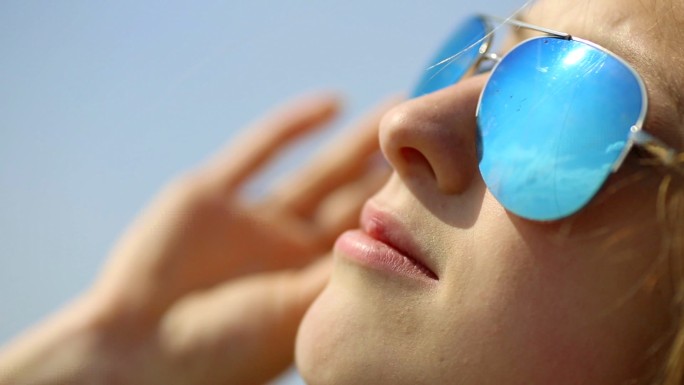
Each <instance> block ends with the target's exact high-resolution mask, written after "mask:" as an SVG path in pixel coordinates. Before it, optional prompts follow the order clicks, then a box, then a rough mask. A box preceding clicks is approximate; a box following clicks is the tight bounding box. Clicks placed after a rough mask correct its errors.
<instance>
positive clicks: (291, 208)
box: [272, 98, 398, 217]
mask: <svg viewBox="0 0 684 385" xmlns="http://www.w3.org/2000/svg"><path fill="white" fill-rule="evenodd" d="M397 102H398V99H397V98H392V99H390V100H388V101H386V102H384V103H382V104H381V105H380V106H379V107H377V108H376V109H375V110H374V111H373V112H371V113H370V114H369V115H368V116H366V117H365V118H364V119H362V120H361V121H360V122H359V123H357V124H356V125H355V126H356V127H355V128H354V129H353V130H350V131H349V132H348V133H347V134H346V135H345V136H344V137H343V138H341V139H339V140H334V141H333V143H332V144H331V145H329V146H327V147H326V148H325V149H324V150H323V151H322V152H321V153H319V154H318V155H317V156H316V157H314V159H313V161H311V162H310V163H309V164H310V165H309V166H308V167H306V168H305V169H304V170H302V171H300V172H298V173H297V174H295V175H294V176H292V177H291V178H289V180H288V181H287V182H285V183H283V184H281V185H280V186H279V187H277V188H276V189H275V192H274V194H273V195H272V200H273V201H275V202H276V205H279V206H280V207H282V208H284V209H285V211H287V212H292V213H295V214H297V215H300V216H302V217H308V216H309V215H310V214H311V213H312V212H313V211H314V210H315V208H316V207H317V206H318V204H319V202H320V201H321V200H322V199H323V198H324V197H325V196H326V195H327V194H329V193H331V192H332V191H334V190H335V189H337V188H340V187H341V186H344V185H345V184H348V183H351V182H352V181H354V180H355V179H356V178H358V177H359V176H360V175H361V174H362V173H363V172H364V171H365V169H366V167H367V164H368V160H369V158H370V157H372V156H373V155H375V154H377V153H378V152H379V142H378V127H379V124H380V120H381V119H382V116H383V115H384V114H385V112H387V110H389V109H390V108H391V107H392V106H394V105H396V104H397Z"/></svg>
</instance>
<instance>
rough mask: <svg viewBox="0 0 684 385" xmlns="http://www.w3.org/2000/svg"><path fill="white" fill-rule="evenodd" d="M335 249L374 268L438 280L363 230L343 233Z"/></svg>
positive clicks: (410, 276)
mask: <svg viewBox="0 0 684 385" xmlns="http://www.w3.org/2000/svg"><path fill="white" fill-rule="evenodd" d="M335 249H336V250H338V251H340V252H341V254H342V255H344V256H345V257H347V258H348V259H350V260H352V261H354V262H356V263H358V264H360V265H362V266H365V267H368V268H371V269H374V270H379V271H382V272H386V273H391V274H393V275H396V274H398V275H402V276H405V277H409V278H413V279H418V280H421V281H429V282H435V281H436V280H435V278H434V277H432V276H430V274H429V273H428V272H426V271H425V269H424V268H422V267H421V266H419V265H417V263H416V262H415V261H414V260H412V259H411V258H409V257H407V256H405V255H403V254H402V253H400V252H399V251H398V250H396V249H394V248H393V247H391V246H390V245H388V244H386V243H383V242H381V241H378V240H377V239H375V238H372V237H370V236H369V235H368V234H366V233H364V232H363V231H361V230H349V231H347V232H345V233H343V234H342V235H341V236H340V237H339V238H337V242H335Z"/></svg>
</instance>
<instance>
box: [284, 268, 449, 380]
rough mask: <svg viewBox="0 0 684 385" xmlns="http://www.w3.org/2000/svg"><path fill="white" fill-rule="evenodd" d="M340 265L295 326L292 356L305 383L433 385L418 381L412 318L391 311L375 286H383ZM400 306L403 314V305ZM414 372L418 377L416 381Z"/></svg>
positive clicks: (390, 302) (381, 290)
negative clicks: (295, 337)
mask: <svg viewBox="0 0 684 385" xmlns="http://www.w3.org/2000/svg"><path fill="white" fill-rule="evenodd" d="M345 267H346V266H339V265H338V266H336V268H335V271H334V272H333V277H332V279H331V282H330V283H329V284H328V286H327V287H326V288H325V289H324V290H323V292H322V293H321V294H320V295H319V297H318V298H317V299H316V301H314V303H313V304H312V305H311V307H310V308H309V310H308V312H307V313H306V315H305V316H304V319H303V320H302V323H301V324H300V327H299V332H298V335H297V341H296V351H295V356H296V364H297V368H298V370H299V373H300V374H301V376H302V377H303V378H304V380H305V382H306V383H307V384H309V385H328V384H354V385H363V384H373V385H382V384H393V385H400V384H407V385H408V384H412V385H416V384H423V383H424V384H430V383H439V382H434V381H432V380H434V378H433V379H431V380H429V381H425V380H427V379H426V378H421V377H424V374H425V371H424V370H421V366H422V365H421V360H420V358H419V355H418V354H417V353H419V352H420V351H423V348H424V347H422V346H420V343H416V340H415V337H416V336H417V334H418V333H420V331H419V330H416V328H414V326H415V325H411V322H410V320H411V318H412V317H411V316H410V315H408V314H406V313H404V314H403V317H402V314H399V313H401V312H402V311H399V312H397V311H396V309H394V308H395V306H393V302H397V301H396V299H394V300H393V299H391V298H388V297H389V296H388V293H387V291H386V289H387V288H379V286H380V287H382V286H384V285H382V284H379V283H378V282H377V281H376V282H375V283H370V282H369V280H366V279H363V277H360V276H359V274H358V273H359V272H358V271H356V269H349V268H345ZM360 275H361V276H363V275H364V274H360ZM390 286H392V285H390ZM373 289H379V290H373ZM393 289H396V288H393ZM404 300H405V298H404ZM400 308H402V309H404V310H403V312H405V310H406V308H405V306H401V307H400ZM407 321H409V323H408V324H407V323H406V322H407ZM418 329H419V328H418ZM417 373H423V375H421V376H419V377H418V378H416V377H417V376H416V374H417Z"/></svg>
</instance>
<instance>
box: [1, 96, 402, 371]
mask: <svg viewBox="0 0 684 385" xmlns="http://www.w3.org/2000/svg"><path fill="white" fill-rule="evenodd" d="M390 104H391V103H387V104H386V105H385V106H383V107H380V108H378V110H377V111H375V112H373V113H371V114H370V115H369V116H368V117H366V118H365V119H363V120H361V121H360V122H359V123H358V124H357V125H356V127H353V128H351V129H349V130H346V132H345V135H344V136H343V137H342V138H339V139H336V140H335V141H334V143H333V144H332V145H331V146H330V147H329V148H327V149H325V150H324V151H323V152H321V153H320V154H319V155H318V156H317V157H315V158H314V159H313V160H312V161H311V162H310V163H309V164H308V165H307V166H305V167H304V168H303V169H302V170H299V171H298V172H296V173H295V175H293V176H292V177H291V178H290V179H288V180H286V181H284V182H283V183H281V184H279V185H277V186H276V187H275V188H274V189H273V190H272V191H270V192H269V193H267V194H266V195H265V196H264V197H262V198H260V199H259V200H256V201H255V200H249V199H245V198H244V197H243V196H242V190H243V187H244V185H245V183H247V182H248V181H250V180H251V179H252V178H253V177H254V176H255V175H256V174H258V172H259V171H260V170H261V169H262V168H263V166H264V165H266V164H267V163H268V162H269V161H271V160H272V159H273V156H274V155H275V154H277V153H279V152H280V151H282V150H283V149H285V148H287V147H288V145H290V144H292V143H293V142H294V141H295V140H296V139H298V138H300V137H302V136H303V135H306V134H308V133H311V132H312V131H314V130H316V129H319V128H320V127H322V126H323V125H324V124H325V123H327V122H328V121H329V120H331V119H332V118H333V117H334V116H335V115H336V114H337V112H338V109H339V103H338V101H337V99H336V98H335V97H333V96H329V95H315V96H310V97H308V98H304V99H300V100H298V101H295V102H293V103H290V104H288V105H286V106H284V107H282V108H281V109H279V111H277V112H275V113H273V114H270V115H269V116H267V117H266V118H265V119H263V120H261V121H259V122H257V123H255V124H254V125H253V126H252V127H250V128H249V129H247V130H246V131H245V135H244V136H243V137H242V138H240V139H239V140H237V141H236V142H233V143H231V144H230V145H229V146H228V147H227V148H226V149H225V150H223V151H221V152H220V153H219V154H218V155H217V156H215V157H214V158H212V159H210V160H209V161H208V162H207V163H206V164H205V165H203V166H201V167H199V168H198V169H196V170H194V171H191V172H189V173H187V174H186V175H184V176H182V177H180V178H179V179H177V180H176V181H174V182H172V183H171V184H170V185H169V186H167V188H166V189H165V190H164V191H163V192H162V193H161V195H160V196H159V197H158V199H157V200H156V201H155V202H153V204H152V205H151V206H150V207H149V209H148V210H146V211H145V212H144V213H143V214H142V215H141V217H140V218H139V219H138V220H137V221H136V222H135V223H134V224H133V226H132V227H131V228H130V229H129V230H128V231H127V232H126V234H125V235H124V237H123V238H122V240H121V242H120V243H119V244H118V245H117V246H116V247H115V249H114V251H113V253H112V255H111V256H110V259H109V262H108V264H107V265H106V267H105V269H104V270H103V273H102V274H101V276H100V278H99V279H98V280H97V281H96V283H95V285H94V287H93V289H92V290H91V291H89V292H88V293H87V294H86V295H84V297H83V298H82V299H81V300H79V301H77V302H76V303H75V304H74V305H73V306H72V307H70V308H68V309H66V310H65V311H64V312H63V314H61V315H59V316H58V317H57V318H55V319H54V320H52V321H48V322H47V323H46V326H43V327H42V328H38V329H37V330H36V331H35V332H34V334H33V336H31V335H29V336H27V337H25V338H23V339H19V340H18V341H17V342H16V343H15V345H14V347H13V346H10V347H9V348H8V349H6V350H5V352H4V353H3V354H0V383H2V381H3V379H5V378H9V379H11V378H14V379H17V378H21V377H16V376H15V377H11V374H12V373H14V374H16V375H17V376H18V375H19V374H21V373H24V372H23V371H22V368H27V367H29V366H31V365H33V366H34V369H35V365H38V364H39V362H34V361H35V360H30V358H31V354H30V352H31V351H36V350H40V351H42V354H41V356H42V357H43V359H42V360H41V362H43V363H45V362H46V361H45V358H46V357H48V356H50V355H49V354H48V352H49V351H50V349H56V346H52V347H50V346H47V345H45V341H50V340H54V341H59V340H60V338H59V335H60V333H61V334H63V335H71V336H72V337H73V338H76V339H78V337H79V336H82V335H87V336H88V337H87V338H85V341H84V342H83V343H82V344H80V345H79V346H80V349H81V350H82V353H78V354H74V356H73V357H74V359H73V360H72V361H73V362H72V363H71V364H68V363H67V364H64V365H65V367H67V368H69V367H71V366H70V365H72V366H73V365H76V366H78V365H79V363H78V362H77V361H78V357H79V354H80V355H83V354H86V353H87V354H88V356H85V357H82V358H83V360H84V362H83V363H82V365H81V367H84V368H88V369H89V371H88V372H89V376H91V377H89V379H87V380H85V381H82V380H83V379H82V378H79V376H78V373H79V370H80V369H79V368H78V367H75V368H73V369H71V370H66V369H65V370H63V375H62V377H63V378H64V379H67V380H68V381H70V382H69V383H78V382H83V383H97V382H93V379H98V381H99V380H100V379H101V380H102V381H103V382H102V383H108V382H110V380H111V382H114V381H117V382H116V383H130V384H145V383H164V384H174V383H179V384H180V383H183V384H188V383H202V384H211V383H236V384H238V383H239V384H248V383H260V382H263V381H266V380H267V379H269V378H271V377H273V376H274V375H276V374H277V373H278V372H280V371H281V370H283V369H284V368H285V367H287V365H288V364H289V363H290V362H291V361H292V351H293V344H294V337H295V333H296V329H297V325H298V323H299V321H300V319H301V317H302V316H303V313H304V311H305V310H306V308H307V307H308V305H309V304H310V302H311V301H312V300H313V299H314V298H315V296H316V295H317V294H318V292H319V291H320V290H321V289H322V287H323V286H324V284H325V282H326V281H327V276H328V274H327V269H328V263H327V262H326V261H325V259H323V260H320V261H317V262H316V263H314V264H313V265H311V266H308V267H305V266H306V265H307V264H309V263H310V262H312V261H314V260H315V259H316V257H320V256H322V255H324V254H326V252H327V251H328V250H329V249H330V247H331V245H332V243H333V241H334V239H335V238H336V237H337V235H338V234H339V233H341V232H342V231H344V230H346V229H348V228H350V227H353V226H355V225H356V221H357V217H358V212H359V210H360V208H361V206H362V204H363V202H364V201H365V200H366V199H367V197H368V196H369V195H370V194H372V193H373V192H374V191H375V190H376V189H377V188H378V187H379V186H380V185H381V184H382V183H383V182H384V180H385V179H386V177H387V175H388V171H387V169H386V168H385V167H383V166H382V165H381V164H379V163H378V162H377V160H376V159H375V157H376V156H377V153H378V143H377V127H378V123H379V120H380V117H381V116H382V114H383V112H384V111H385V110H386V109H387V108H388V107H389V105H390ZM58 325H63V326H58ZM76 325H78V326H76ZM60 330H69V332H64V331H62V332H60ZM79 330H83V333H79ZM41 341H42V342H41ZM64 342H65V341H61V343H62V344H63V343H64ZM72 342H74V340H72ZM55 343H56V342H55ZM17 352H19V353H20V354H19V353H17ZM17 357H19V358H21V357H24V358H25V359H24V361H22V360H21V359H19V358H17ZM62 360H63V358H62ZM48 361H49V360H48ZM70 362H71V361H70ZM27 363H28V364H27ZM91 364H92V365H91ZM27 365H28V366H27ZM34 372H35V373H38V372H41V371H34ZM3 373H4V374H3ZM8 373H9V374H8ZM69 373H71V374H69ZM3 375H5V377H3ZM69 376H71V377H69ZM46 378H49V376H48V377H46ZM12 383H22V382H12ZM26 383H28V381H27V382H26ZM38 383H41V382H38ZM45 383H60V382H45Z"/></svg>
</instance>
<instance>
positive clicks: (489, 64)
mask: <svg viewBox="0 0 684 385" xmlns="http://www.w3.org/2000/svg"><path fill="white" fill-rule="evenodd" d="M467 23H481V26H482V28H483V30H482V32H483V33H484V35H483V36H482V37H480V38H478V39H477V40H476V41H474V42H468V43H466V45H465V47H462V48H461V50H460V51H459V52H454V53H453V54H451V55H449V56H448V57H446V58H439V57H438V59H437V62H436V63H434V64H432V65H431V66H430V67H429V68H428V71H430V72H429V73H428V74H426V75H424V76H423V78H422V79H421V82H420V83H419V86H418V87H416V91H414V97H417V96H421V95H422V94H425V93H430V92H433V91H436V90H438V89H441V88H445V87H447V86H449V85H451V84H454V83H457V82H458V81H459V80H460V79H461V78H462V77H464V76H466V73H482V72H487V71H491V76H490V78H489V79H488V80H487V83H486V84H485V86H484V88H483V90H482V93H481V94H480V98H479V100H478V105H477V111H476V119H477V122H478V147H479V146H480V144H481V143H480V139H481V136H480V135H481V132H480V131H481V121H480V120H481V118H482V106H483V99H484V98H485V94H486V91H487V87H488V86H489V85H490V82H491V80H492V77H493V76H494V74H495V73H496V72H497V69H498V67H499V65H500V64H501V63H502V61H504V60H505V59H506V58H507V56H509V55H511V53H513V52H515V51H516V50H517V49H519V48H520V47H522V46H524V45H526V44H530V42H533V41H537V40H540V39H559V40H565V41H569V42H574V43H573V44H577V43H580V44H582V45H584V46H586V47H588V48H589V49H593V50H597V51H599V52H600V53H602V54H604V55H607V56H608V57H609V58H611V59H612V60H615V61H617V62H619V63H621V64H622V66H623V67H624V68H625V69H627V70H628V71H629V72H630V73H631V75H632V76H633V77H634V80H635V81H636V82H637V83H638V89H639V92H640V98H641V99H640V102H641V110H640V111H639V113H638V118H637V119H636V120H635V121H634V122H633V123H632V125H631V127H629V128H628V127H624V129H628V131H629V132H628V135H627V138H625V142H624V145H623V147H622V149H621V152H620V154H619V156H617V158H616V159H615V161H614V162H613V163H612V164H611V165H610V170H609V172H608V173H607V174H606V176H605V177H604V178H602V179H601V180H600V182H599V183H598V186H596V189H595V190H593V191H592V192H591V193H590V194H588V198H587V199H586V200H582V201H581V203H579V204H576V206H577V207H574V208H572V209H569V210H568V209H565V208H564V209H560V211H557V212H550V213H542V214H539V213H536V212H535V213H532V212H526V209H522V210H517V209H516V208H512V207H508V205H507V204H506V203H505V202H502V199H501V198H500V197H499V196H497V194H496V193H495V192H493V193H494V195H495V197H496V198H497V199H498V200H499V201H500V202H501V203H502V205H503V206H504V207H506V209H507V210H509V211H511V212H513V213H514V214H516V215H518V216H520V217H523V218H526V219H531V220H538V221H549V220H557V219H562V218H565V217H568V216H570V215H572V214H574V213H576V212H577V211H580V210H581V209H582V208H583V207H585V206H586V205H587V204H588V202H589V201H591V199H593V197H594V196H595V195H596V194H597V193H598V191H599V190H600V188H601V187H602V186H603V185H604V184H605V182H606V180H607V178H608V174H611V173H615V172H616V171H617V170H618V169H619V168H620V166H621V165H622V163H623V161H624V159H625V157H626V156H627V154H628V153H629V152H630V151H631V149H632V147H633V146H636V147H639V148H642V149H644V150H646V151H647V152H648V153H650V154H651V155H653V156H654V157H656V158H657V159H658V160H659V161H660V162H661V163H662V164H663V165H665V166H674V165H676V164H677V163H678V155H677V151H676V150H675V149H673V148H672V147H670V146H668V145H667V144H665V143H664V142H663V141H661V140H660V139H658V138H656V137H655V136H653V135H651V134H649V133H647V132H645V131H644V130H643V123H644V120H645V118H646V113H647V108H648V96H647V92H646V87H645V85H644V82H643V80H642V78H641V76H640V75H639V74H638V73H637V72H636V70H634V69H633V68H632V67H631V66H630V65H629V63H627V62H625V61H624V60H623V59H622V58H620V57H619V56H618V55H616V54H614V53H613V52H611V51H609V50H607V49H606V48H604V47H601V46H600V45H598V44H596V43H593V42H591V41H587V40H584V39H581V38H577V37H574V36H571V35H570V34H568V33H565V32H559V31H555V30H551V29H548V28H544V27H540V26H536V25H532V24H529V23H526V22H524V21H520V20H516V19H513V18H508V19H502V18H497V17H494V16H487V15H476V16H473V17H471V18H470V19H469V20H467V21H466V22H465V23H464V26H466V25H467ZM503 25H507V26H511V27H514V28H522V29H528V30H532V31H536V32H539V33H541V36H536V37H532V38H529V39H527V40H524V41H522V42H521V43H519V44H517V45H516V46H515V47H513V48H512V49H511V50H510V51H509V52H507V53H506V54H504V55H498V54H496V53H494V52H491V47H492V45H493V44H492V43H493V39H494V32H495V31H496V30H497V29H498V28H499V26H503ZM454 37H457V35H455V36H452V39H453V38H454ZM586 47H585V48H586ZM475 50H476V52H474V53H473V51H475ZM440 54H444V52H440ZM462 55H465V56H463V57H462ZM467 55H471V56H472V57H471V58H470V59H468V56H467ZM457 60H466V61H465V64H466V65H465V66H463V68H462V70H463V72H464V73H463V74H461V75H454V76H456V78H455V79H452V80H453V82H452V83H450V84H446V81H445V80H439V83H438V84H437V87H433V86H432V85H430V86H426V85H425V83H426V82H430V81H432V78H433V77H435V76H440V75H441V74H440V72H441V71H444V70H446V69H447V67H448V66H449V65H452V64H454V63H455V62H456V61H457ZM467 60H470V61H467ZM463 64H464V63H461V64H456V65H463ZM442 82H444V83H445V84H442ZM426 88H430V89H428V90H426ZM417 91H419V92H417ZM478 150H481V149H480V148H478ZM481 167H482V166H481ZM481 171H482V170H481ZM483 177H484V175H483ZM485 179H486V178H485ZM485 182H487V181H486V180H485ZM487 185H488V187H490V188H491V186H490V184H489V183H487ZM551 211H553V210H551Z"/></svg>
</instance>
